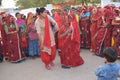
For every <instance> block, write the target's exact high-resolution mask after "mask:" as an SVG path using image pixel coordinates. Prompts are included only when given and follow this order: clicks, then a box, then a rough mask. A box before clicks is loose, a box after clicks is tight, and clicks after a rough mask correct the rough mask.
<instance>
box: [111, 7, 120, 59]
mask: <svg viewBox="0 0 120 80" xmlns="http://www.w3.org/2000/svg"><path fill="white" fill-rule="evenodd" d="M112 25H113V30H112V41H113V44H112V47H114V48H115V49H116V50H117V52H118V57H120V9H119V10H118V15H117V16H116V17H115V19H114V20H113V21H112Z"/></svg>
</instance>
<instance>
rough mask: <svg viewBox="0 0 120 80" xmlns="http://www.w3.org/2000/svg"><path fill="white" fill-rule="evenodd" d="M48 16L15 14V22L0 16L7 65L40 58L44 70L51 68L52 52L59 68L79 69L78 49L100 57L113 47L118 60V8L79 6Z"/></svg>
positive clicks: (40, 12) (0, 36)
mask: <svg viewBox="0 0 120 80" xmlns="http://www.w3.org/2000/svg"><path fill="white" fill-rule="evenodd" d="M51 13H52V15H50V13H49V11H47V10H46V9H45V8H43V7H41V8H37V9H36V14H33V13H32V12H29V13H28V15H27V18H26V16H25V15H24V14H20V13H16V14H15V16H16V19H15V18H14V17H13V16H12V15H10V14H5V13H0V41H1V42H0V49H1V51H2V53H3V56H4V58H5V59H6V60H7V61H10V62H19V61H23V60H24V59H25V58H26V57H34V56H40V57H41V60H42V61H43V63H44V64H45V68H46V69H48V70H50V69H51V68H52V67H53V66H54V63H53V61H54V59H55V56H56V51H58V53H59V55H60V60H61V65H62V68H71V67H75V66H79V65H82V64H83V63H84V60H83V59H82V57H81V56H80V48H88V49H90V51H92V52H94V53H95V55H97V56H103V55H102V51H103V49H104V48H105V47H110V46H112V47H114V48H115V49H116V50H117V51H118V56H120V7H116V6H114V5H113V4H109V5H107V6H105V7H104V8H101V7H96V6H89V7H88V6H82V7H78V8H71V9H70V10H68V9H64V8H62V7H59V8H58V9H53V10H52V11H51Z"/></svg>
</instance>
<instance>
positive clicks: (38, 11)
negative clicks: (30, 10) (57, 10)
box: [36, 7, 46, 15]
mask: <svg viewBox="0 0 120 80" xmlns="http://www.w3.org/2000/svg"><path fill="white" fill-rule="evenodd" d="M45 10H46V9H45V8H44V7H41V8H36V12H37V14H38V15H40V13H43V12H44V11H45Z"/></svg>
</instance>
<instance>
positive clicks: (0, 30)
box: [0, 23, 8, 57]
mask: <svg viewBox="0 0 120 80" xmlns="http://www.w3.org/2000/svg"><path fill="white" fill-rule="evenodd" d="M0 33H1V50H2V53H3V56H4V57H8V54H7V49H6V34H5V30H4V26H3V25H2V23H0Z"/></svg>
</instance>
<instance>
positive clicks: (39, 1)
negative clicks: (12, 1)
mask: <svg viewBox="0 0 120 80" xmlns="http://www.w3.org/2000/svg"><path fill="white" fill-rule="evenodd" d="M68 1H71V2H75V4H82V5H88V3H93V2H94V3H99V2H100V1H101V0H17V4H16V6H18V7H19V8H20V9H24V8H32V7H40V6H45V5H46V4H49V3H50V4H58V3H63V2H68Z"/></svg>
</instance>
